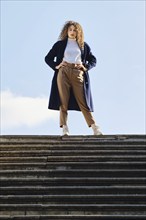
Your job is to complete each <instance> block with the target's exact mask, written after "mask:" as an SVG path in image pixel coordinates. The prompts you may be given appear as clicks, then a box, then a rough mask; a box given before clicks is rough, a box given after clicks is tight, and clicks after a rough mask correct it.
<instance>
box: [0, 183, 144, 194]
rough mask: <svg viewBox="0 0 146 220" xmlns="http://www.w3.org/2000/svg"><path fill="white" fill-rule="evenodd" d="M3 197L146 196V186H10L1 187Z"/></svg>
mask: <svg viewBox="0 0 146 220" xmlns="http://www.w3.org/2000/svg"><path fill="white" fill-rule="evenodd" d="M0 190H1V195H40V194H41V195H52V194H53V195H58V194H59V195H70V194H73V195H77V194H82V195H93V194H94V195H101V194H120V195H121V194H127V195H130V194H137V195H138V194H146V185H142V186H139V185H127V186H123V185H122V186H119V185H118V184H117V185H114V186H19V187H18V186H16V187H15V186H13V187H12V186H10V187H0Z"/></svg>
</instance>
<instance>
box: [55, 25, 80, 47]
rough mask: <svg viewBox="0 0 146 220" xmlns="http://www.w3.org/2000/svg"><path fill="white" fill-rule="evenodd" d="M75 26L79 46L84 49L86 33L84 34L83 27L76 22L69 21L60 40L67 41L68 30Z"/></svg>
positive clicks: (62, 31)
mask: <svg viewBox="0 0 146 220" xmlns="http://www.w3.org/2000/svg"><path fill="white" fill-rule="evenodd" d="M71 25H73V26H74V27H75V29H76V32H77V39H76V40H77V43H78V45H79V47H80V48H82V49H83V48H84V33H83V29H82V27H81V25H80V24H79V23H77V22H75V21H67V22H66V23H65V24H64V26H63V28H62V30H61V33H60V35H59V40H65V39H66V38H67V37H68V34H67V33H68V28H69V27H70V26H71Z"/></svg>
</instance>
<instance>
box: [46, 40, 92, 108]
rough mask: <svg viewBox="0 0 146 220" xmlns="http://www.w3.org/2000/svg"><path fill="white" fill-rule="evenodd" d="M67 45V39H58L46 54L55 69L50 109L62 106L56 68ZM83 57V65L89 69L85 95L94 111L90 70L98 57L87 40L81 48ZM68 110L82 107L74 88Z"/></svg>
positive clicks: (85, 82) (85, 76)
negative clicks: (79, 104)
mask: <svg viewBox="0 0 146 220" xmlns="http://www.w3.org/2000/svg"><path fill="white" fill-rule="evenodd" d="M66 45H67V39H65V40H60V41H57V42H56V43H55V44H54V45H53V47H52V49H51V50H50V51H49V53H48V54H47V55H46V56H45V62H46V63H47V64H48V65H49V66H50V67H51V68H52V69H53V70H54V71H55V73H54V76H53V79H52V86H51V92H50V99H49V105H48V108H49V109H54V110H59V107H60V104H61V103H60V97H59V92H58V86H57V74H58V70H57V69H55V67H56V66H57V65H59V64H60V63H61V62H62V60H63V57H64V51H65V48H66ZM81 59H82V63H83V65H84V66H85V67H86V69H87V71H86V72H85V73H84V75H83V76H84V95H85V101H86V104H87V106H88V108H89V111H91V112H93V110H94V109H93V101H92V94H91V87H90V78H89V74H88V71H89V70H90V69H91V68H93V67H94V66H95V65H96V58H95V56H94V55H93V54H92V52H91V49H90V47H89V45H88V44H87V43H86V42H85V43H84V49H81ZM68 110H77V111H80V108H79V106H78V104H77V102H76V99H75V97H74V94H73V92H72V90H71V91H70V99H69V104H68Z"/></svg>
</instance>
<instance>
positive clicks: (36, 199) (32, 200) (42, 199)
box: [0, 194, 146, 205]
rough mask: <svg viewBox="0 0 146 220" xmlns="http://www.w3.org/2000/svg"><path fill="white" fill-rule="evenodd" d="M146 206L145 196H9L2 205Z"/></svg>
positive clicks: (3, 198) (0, 200)
mask: <svg viewBox="0 0 146 220" xmlns="http://www.w3.org/2000/svg"><path fill="white" fill-rule="evenodd" d="M13 203H14V204H27V203H29V204H45V205H46V204H47V205H49V204H68V203H69V204H146V194H144V195H135V194H134V195H127V194H125V195H109V194H108V195H43V196H42V195H11V196H10V195H8V196H0V204H13Z"/></svg>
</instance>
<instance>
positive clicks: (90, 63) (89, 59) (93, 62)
mask: <svg viewBox="0 0 146 220" xmlns="http://www.w3.org/2000/svg"><path fill="white" fill-rule="evenodd" d="M85 47H86V50H87V54H86V61H87V62H86V64H85V68H86V69H87V71H88V70H90V69H91V68H93V67H95V66H96V62H97V60H96V57H95V56H94V55H93V54H92V52H91V49H90V47H89V45H88V44H87V43H85Z"/></svg>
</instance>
